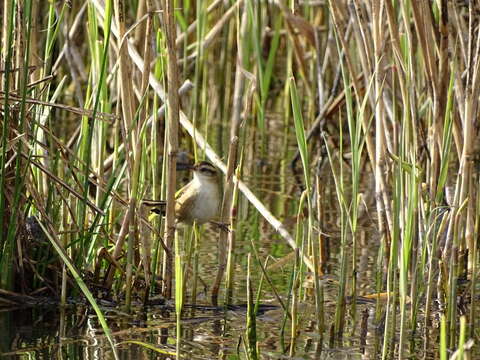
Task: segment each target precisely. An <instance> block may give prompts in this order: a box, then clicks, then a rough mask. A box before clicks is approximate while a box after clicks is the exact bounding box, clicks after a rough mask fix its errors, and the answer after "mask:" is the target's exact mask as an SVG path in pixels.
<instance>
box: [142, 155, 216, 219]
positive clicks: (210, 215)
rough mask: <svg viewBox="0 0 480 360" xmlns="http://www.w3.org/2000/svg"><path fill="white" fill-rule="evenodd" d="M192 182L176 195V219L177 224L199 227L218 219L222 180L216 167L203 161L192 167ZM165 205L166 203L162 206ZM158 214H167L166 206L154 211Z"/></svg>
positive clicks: (153, 210)
mask: <svg viewBox="0 0 480 360" xmlns="http://www.w3.org/2000/svg"><path fill="white" fill-rule="evenodd" d="M190 169H191V170H192V171H193V178H192V180H191V181H190V182H189V183H188V184H187V185H185V186H184V187H183V188H181V189H180V190H178V191H177V193H176V194H175V200H176V201H175V217H176V221H177V223H181V224H185V225H192V224H193V223H196V224H198V225H202V224H205V223H207V222H211V223H214V224H217V225H218V223H217V222H216V221H215V220H217V219H218V216H219V212H220V205H221V201H222V196H221V192H220V183H221V179H220V176H219V172H218V170H217V168H216V167H215V166H213V165H212V164H211V163H210V162H208V161H201V162H198V163H196V164H194V165H192V166H190ZM162 205H164V203H163V204H162ZM152 212H154V213H157V214H164V213H165V206H162V207H160V208H154V209H152Z"/></svg>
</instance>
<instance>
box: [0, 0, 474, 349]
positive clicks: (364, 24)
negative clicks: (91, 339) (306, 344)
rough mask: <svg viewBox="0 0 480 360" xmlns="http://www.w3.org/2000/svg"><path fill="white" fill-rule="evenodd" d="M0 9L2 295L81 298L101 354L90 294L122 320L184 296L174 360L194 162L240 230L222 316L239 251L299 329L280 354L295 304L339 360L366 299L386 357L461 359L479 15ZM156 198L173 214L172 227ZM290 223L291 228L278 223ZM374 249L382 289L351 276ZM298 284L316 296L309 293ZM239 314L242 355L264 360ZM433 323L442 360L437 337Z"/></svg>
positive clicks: (61, 6) (107, 5)
mask: <svg viewBox="0 0 480 360" xmlns="http://www.w3.org/2000/svg"><path fill="white" fill-rule="evenodd" d="M1 9H2V12H1V19H2V31H1V41H2V46H1V54H0V71H1V72H0V77H1V89H0V90H1V92H0V99H1V103H2V105H1V106H2V109H1V112H0V119H1V145H0V148H1V153H0V169H1V175H0V188H1V191H0V249H1V252H0V288H1V289H4V290H8V291H9V292H10V293H9V294H17V295H22V294H23V295H30V294H36V295H46V296H55V297H58V298H60V299H61V300H60V301H61V303H63V304H65V302H66V301H67V300H66V299H67V295H69V294H72V293H76V288H77V287H78V288H80V289H81V291H82V293H83V294H84V295H85V296H86V297H87V298H88V300H89V301H90V302H91V304H92V306H93V307H94V308H95V311H97V313H98V316H99V319H100V320H101V323H102V326H104V328H105V331H106V333H107V335H109V330H108V325H107V323H106V322H105V320H104V318H103V317H102V314H101V311H100V309H99V308H98V307H97V306H96V300H95V297H96V295H97V294H96V293H95V289H98V288H99V287H100V288H102V289H105V290H106V291H107V292H109V294H110V296H114V297H116V298H119V299H120V302H121V303H122V304H123V305H125V306H126V309H127V310H129V309H131V306H132V304H133V305H135V304H147V303H148V299H149V297H150V296H151V295H156V294H162V295H163V296H165V297H167V298H170V297H172V296H173V295H175V299H176V301H177V302H176V305H177V307H176V313H177V320H178V323H177V324H178V327H177V330H178V331H177V334H176V335H177V344H178V347H177V354H179V353H180V344H181V343H180V340H181V336H182V333H181V331H180V324H181V315H182V307H183V304H184V301H186V300H187V299H189V300H191V302H192V303H195V302H196V295H197V284H198V279H199V276H200V274H199V273H198V269H199V266H198V263H199V262H201V261H202V259H199V258H198V254H197V253H196V251H197V249H198V246H197V245H196V244H198V241H202V237H203V236H204V233H203V232H202V231H200V232H198V231H197V230H195V232H194V235H193V237H192V238H191V239H190V240H188V239H187V238H188V236H181V237H179V235H181V234H178V233H177V234H176V230H175V218H174V210H173V209H174V194H175V190H176V189H177V187H178V177H179V176H177V175H180V174H181V173H180V172H177V171H176V163H177V156H178V154H179V152H180V151H182V150H185V149H186V150H187V151H188V152H190V153H191V154H193V155H192V158H194V159H195V160H198V159H203V158H204V157H208V158H209V159H210V160H211V161H212V162H213V163H214V164H215V165H217V166H218V167H219V168H220V169H221V170H222V171H223V172H224V173H225V174H226V177H225V184H224V191H225V196H224V201H223V205H222V212H221V221H222V222H224V223H228V224H229V225H230V230H231V231H230V232H226V231H221V232H220V235H219V239H220V241H219V245H218V246H219V257H218V264H219V270H218V273H217V274H216V275H215V276H214V279H213V278H212V281H211V284H210V285H211V287H212V300H213V303H215V304H217V303H218V301H219V299H222V296H223V295H224V292H223V290H224V288H223V287H222V280H223V278H224V273H225V272H226V274H227V275H226V283H227V284H226V289H225V294H226V296H224V298H223V299H224V300H223V301H224V302H225V303H229V302H231V301H232V299H234V298H235V296H234V295H235V294H234V293H235V290H234V288H235V286H234V281H235V277H236V276H238V275H236V274H235V271H234V268H235V266H236V265H238V266H242V268H243V270H244V272H243V273H242V274H241V276H245V273H246V271H247V269H246V261H242V260H241V259H238V258H236V256H235V252H236V246H238V245H237V244H238V239H239V237H240V239H241V237H245V238H248V239H247V240H248V241H247V242H245V243H248V244H249V245H248V246H249V247H251V253H253V254H255V260H256V262H250V261H249V262H248V264H249V269H250V272H251V273H252V272H254V270H253V268H255V267H258V269H259V270H260V271H259V272H258V273H259V274H261V279H262V281H263V279H265V280H266V281H267V283H268V284H269V288H268V289H269V290H268V291H271V294H273V296H274V297H275V298H276V299H277V301H278V302H279V304H281V306H282V309H283V311H284V312H285V317H284V319H285V323H284V325H285V324H287V323H288V324H290V330H291V332H290V333H289V334H290V346H289V347H288V346H284V347H283V350H284V351H289V352H290V355H292V356H293V354H294V352H295V346H296V345H295V344H296V342H295V341H296V338H297V337H298V336H299V334H300V333H301V332H302V324H301V322H300V321H299V317H298V310H297V309H298V305H299V303H300V302H312V303H314V305H315V307H314V308H315V313H314V314H313V315H312V319H313V320H312V321H314V323H315V329H316V331H317V333H318V335H319V337H318V344H319V346H318V348H319V349H321V348H322V346H321V345H322V344H323V342H324V339H325V338H326V337H327V336H329V338H330V340H329V343H330V344H331V345H334V344H339V346H340V344H341V339H342V337H343V334H344V333H345V332H346V331H347V332H352V334H349V335H351V336H353V335H354V334H353V333H354V332H355V329H356V324H357V323H358V321H359V316H358V308H359V306H360V305H359V303H360V302H359V300H358V299H360V298H362V297H364V296H366V295H368V296H372V297H373V298H375V299H376V309H375V310H376V311H375V323H380V324H384V332H383V334H382V337H381V339H380V340H379V341H378V342H379V343H380V344H381V346H380V347H378V348H377V350H378V356H381V357H382V358H387V357H390V356H391V355H395V356H396V357H398V358H399V359H402V358H405V357H407V356H409V355H413V354H409V352H411V351H415V349H416V348H415V346H418V345H417V344H418V342H416V343H413V342H412V341H413V340H412V337H411V335H412V334H422V335H423V338H422V342H423V348H422V349H421V350H422V351H424V352H428V351H431V349H432V348H433V349H434V351H437V348H438V351H439V352H440V356H441V357H442V358H446V353H447V349H450V350H453V349H456V350H457V353H456V355H455V356H457V357H460V358H461V357H462V356H467V355H466V354H468V351H469V349H470V347H471V346H470V345H469V344H470V341H469V339H470V338H472V337H473V336H474V330H475V326H476V322H475V319H476V309H477V298H478V294H477V291H476V281H477V272H478V256H477V255H478V248H477V238H478V224H479V219H480V216H479V214H480V200H479V196H478V190H479V186H478V183H479V177H478V171H477V164H476V162H477V161H478V159H477V156H476V154H477V152H478V148H477V145H476V144H477V143H478V124H477V118H478V111H479V109H478V107H479V104H478V99H479V95H480V86H479V81H480V77H479V69H480V60H479V54H480V36H479V31H478V30H479V20H480V11H479V9H478V7H477V5H476V4H475V2H473V1H471V2H468V4H465V3H463V2H461V1H450V2H448V1H446V0H440V1H436V2H416V1H411V2H409V1H403V2H391V1H385V2H384V1H379V0H372V1H369V2H361V1H357V0H351V1H346V0H345V1H328V2H308V1H305V2H301V1H294V0H288V1H287V0H279V1H266V0H265V1H253V0H232V1H220V0H213V1H210V2H207V1H197V2H196V4H193V3H192V2H190V1H187V0H185V1H177V2H175V3H174V2H173V1H171V0H168V1H151V0H139V1H136V2H133V3H128V2H122V1H118V0H115V1H112V0H105V1H97V0H91V1H89V2H85V3H79V2H58V3H56V2H52V1H31V0H25V1H6V2H4V3H3V5H2V8H1ZM192 85H193V89H192ZM272 134H274V135H275V136H271V135H272ZM299 160H300V163H301V166H299ZM225 164H226V165H225ZM266 179H271V180H272V181H268V180H266ZM242 180H243V181H242ZM242 194H243V195H242ZM287 196H288V197H289V199H293V201H290V200H286V199H287ZM147 199H154V200H159V199H162V200H167V212H166V218H165V221H164V220H163V219H162V218H161V217H152V216H150V214H149V209H148V207H147V206H146V205H145V204H146V201H145V200H147ZM333 212H334V213H335V214H336V215H333V216H332V215H331V214H332V213H333ZM290 216H293V217H295V219H296V221H294V223H295V224H296V226H295V227H289V226H288V225H286V223H287V222H285V224H284V222H283V220H284V219H287V220H288V218H289V217H290ZM262 219H265V220H262ZM336 220H338V221H336ZM263 223H265V224H269V226H270V225H271V226H272V227H273V228H274V229H275V230H276V232H277V233H278V239H276V240H275V241H282V242H285V243H286V244H287V245H288V247H290V248H291V249H290V250H289V251H285V253H284V254H283V255H284V256H285V258H283V259H281V260H279V261H278V264H280V265H277V266H278V267H280V266H282V267H283V268H285V269H286V270H287V271H288V273H289V275H290V276H288V278H289V281H286V283H285V284H284V287H283V288H277V287H275V286H274V285H273V283H272V281H271V280H270V276H271V274H269V267H268V266H265V265H263V264H264V262H265V259H262V258H261V256H260V255H259V252H257V248H261V247H262V245H264V244H262V242H261V241H262V238H264V236H263V233H262V231H261V229H262V226H261V225H262V224H263ZM365 229H368V230H365ZM292 232H295V234H296V235H295V237H293V236H291V235H290V234H291V233H292ZM187 233H188V232H185V234H187ZM334 233H338V234H339V235H338V236H337V237H336V238H334V236H332V235H331V234H334ZM182 234H183V232H182ZM365 234H366V235H365ZM175 236H177V237H175ZM184 238H185V239H184ZM363 239H364V240H363ZM189 241H191V242H189ZM242 241H243V239H242ZM365 242H367V243H368V246H369V247H371V248H372V249H373V250H372V251H374V252H375V253H376V254H377V260H376V262H375V268H373V269H367V270H365V269H364V268H360V267H359V261H360V259H359V257H360V255H359V250H360V249H361V246H362V245H361V243H362V244H363V243H365ZM328 244H330V246H328ZM331 249H333V250H334V251H330V250H331ZM185 255H186V256H185ZM291 259H296V261H290V260H291ZM332 259H338V267H337V268H335V273H334V275H335V276H336V278H337V279H338V283H337V287H336V293H335V298H336V299H337V302H336V304H335V312H334V316H333V318H334V321H333V325H332V326H330V324H327V323H326V320H325V319H326V317H325V314H324V312H325V289H324V278H326V276H325V275H329V274H327V272H328V271H331V270H330V269H332V267H331V265H332ZM362 271H367V272H370V271H371V273H372V274H375V275H374V276H375V278H372V279H371V282H372V284H373V283H374V284H375V285H374V286H373V285H372V286H369V290H370V291H372V292H373V294H367V293H365V292H364V291H363V290H362V287H361V286H360V285H362V284H360V283H359V275H360V272H362ZM192 274H193V275H192ZM69 278H73V279H74V280H75V284H76V285H75V286H72V283H71V282H69V281H68V279H69ZM309 278H310V279H312V282H313V285H312V288H313V293H310V292H309V291H307V290H306V289H303V288H302V286H301V284H303V283H304V280H306V279H309ZM252 281H254V280H253V279H251V278H249V282H248V284H249V289H250V290H252V287H251V286H252ZM465 284H466V285H465ZM189 285H191V286H193V289H192V290H191V291H190V292H188V291H187V290H186V289H189ZM259 288H260V289H262V286H261V285H260V286H259ZM172 289H175V291H172ZM373 290H374V291H373ZM290 291H291V292H292V293H291V294H290ZM260 293H261V290H259V294H260ZM236 295H237V296H239V297H240V298H246V294H236ZM189 296H190V298H189ZM385 297H386V299H387V300H386V302H384V301H383V299H384V298H385ZM20 298H21V296H20V297H16V298H15V299H17V300H18V299H20ZM252 299H253V295H252V294H251V293H250V294H249V295H248V300H249V310H248V317H247V319H248V331H247V335H246V341H247V349H248V351H247V353H248V356H250V357H251V358H256V357H257V356H260V354H258V353H257V350H258V352H259V353H261V347H260V346H258V342H257V340H258V339H255V337H256V336H257V333H256V332H255V331H254V330H255V326H254V322H255V311H254V309H253V307H252V306H253V300H252ZM257 303H258V299H257ZM459 305H461V306H459ZM347 309H348V311H347ZM437 313H441V315H442V316H441V319H442V320H441V332H440V335H441V336H440V338H441V343H440V347H438V346H437V344H436V343H434V342H432V340H431V339H430V331H429V329H430V327H431V326H432V322H434V321H435V319H436V315H437ZM330 329H332V330H330ZM281 333H282V335H281V334H279V337H281V338H282V341H283V337H284V336H283V335H284V334H287V333H288V332H285V327H282V330H281ZM397 334H398V335H399V336H398V337H397ZM109 340H110V342H111V343H112V346H113V343H114V339H112V338H111V337H109ZM409 342H412V343H411V344H409ZM412 349H413V350H412Z"/></svg>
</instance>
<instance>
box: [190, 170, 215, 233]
mask: <svg viewBox="0 0 480 360" xmlns="http://www.w3.org/2000/svg"><path fill="white" fill-rule="evenodd" d="M196 180H197V181H196V184H195V185H196V187H197V197H196V200H195V205H194V206H193V209H192V218H193V219H195V220H196V222H197V223H198V224H203V223H206V222H208V221H211V220H215V219H216V218H217V216H218V213H219V209H220V189H219V187H218V184H217V183H216V182H212V181H207V180H200V179H196Z"/></svg>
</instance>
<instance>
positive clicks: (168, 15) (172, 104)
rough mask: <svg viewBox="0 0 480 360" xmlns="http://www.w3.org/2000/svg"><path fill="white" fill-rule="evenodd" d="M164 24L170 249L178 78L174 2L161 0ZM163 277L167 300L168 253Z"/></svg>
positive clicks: (169, 242) (169, 286) (169, 293)
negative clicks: (162, 2)
mask: <svg viewBox="0 0 480 360" xmlns="http://www.w3.org/2000/svg"><path fill="white" fill-rule="evenodd" d="M163 10H164V13H163V15H164V21H165V30H166V31H165V32H166V42H167V50H168V51H167V53H168V61H167V80H168V94H167V104H168V105H167V109H168V111H167V134H168V141H167V143H168V162H167V213H166V222H165V241H166V244H167V247H168V248H169V249H171V248H172V246H173V240H174V237H175V192H176V186H177V184H176V177H177V170H176V164H177V151H178V118H179V110H180V104H179V97H178V88H179V79H178V64H177V47H176V44H175V39H176V25H175V15H174V11H175V9H174V1H173V0H165V1H164V9H163ZM165 262H166V263H165V267H164V268H165V270H166V272H165V277H164V282H165V283H164V286H165V287H164V289H163V295H164V296H165V297H166V298H167V299H170V298H171V296H172V257H171V253H167V254H166V256H165Z"/></svg>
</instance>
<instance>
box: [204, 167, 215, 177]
mask: <svg viewBox="0 0 480 360" xmlns="http://www.w3.org/2000/svg"><path fill="white" fill-rule="evenodd" d="M200 172H201V173H203V174H212V175H213V174H215V171H213V170H212V169H209V168H200Z"/></svg>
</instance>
